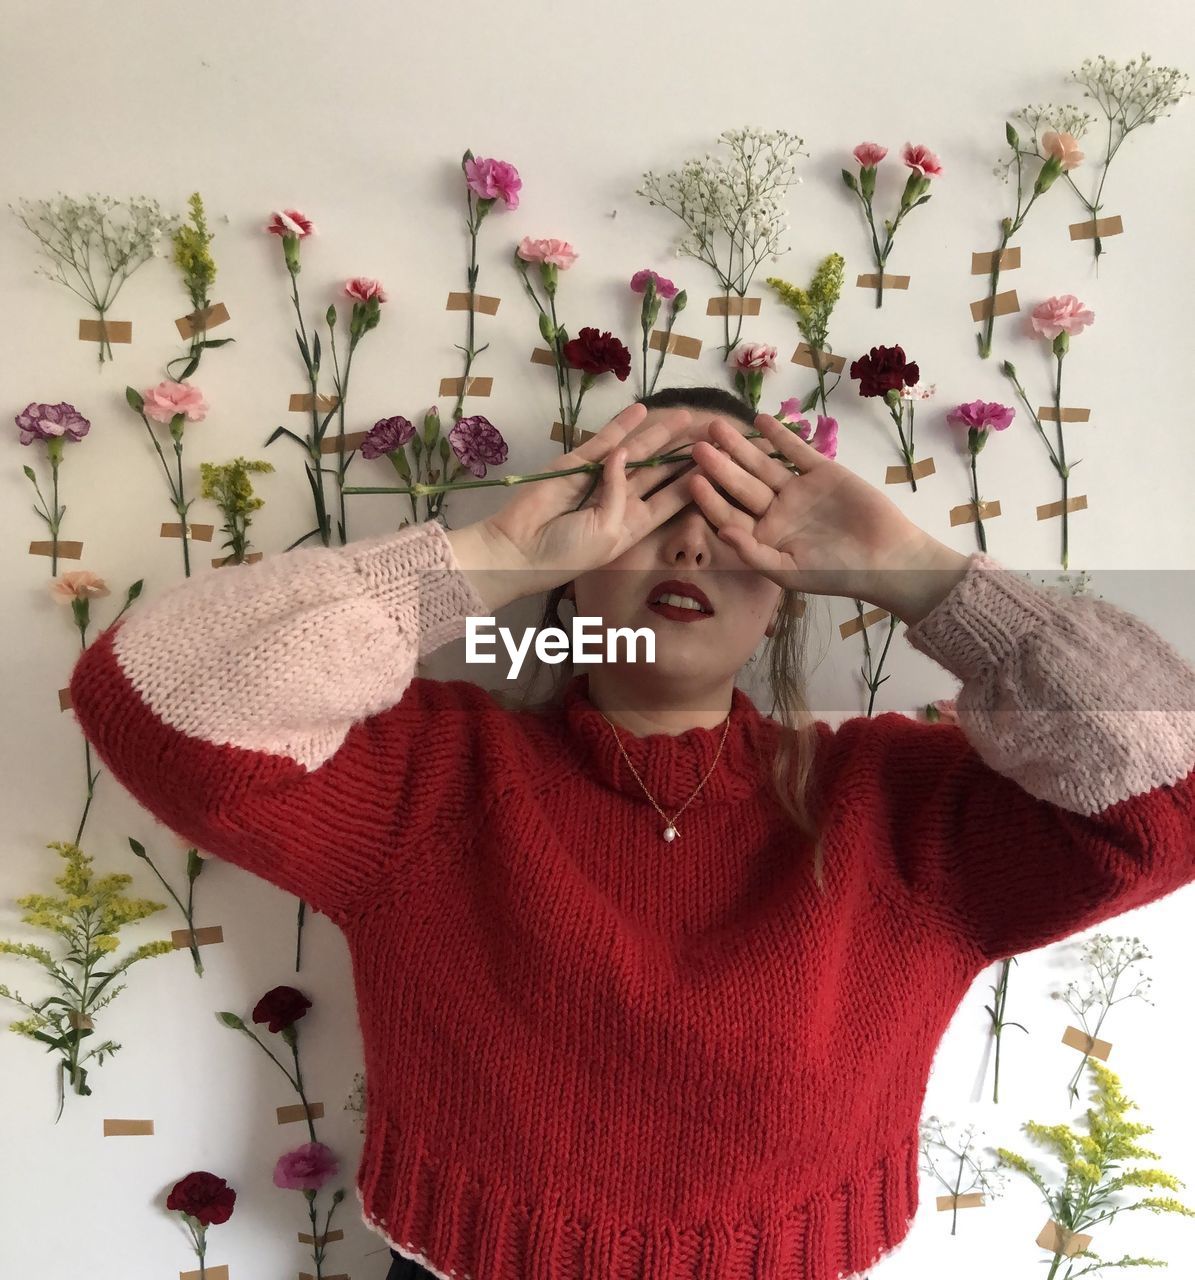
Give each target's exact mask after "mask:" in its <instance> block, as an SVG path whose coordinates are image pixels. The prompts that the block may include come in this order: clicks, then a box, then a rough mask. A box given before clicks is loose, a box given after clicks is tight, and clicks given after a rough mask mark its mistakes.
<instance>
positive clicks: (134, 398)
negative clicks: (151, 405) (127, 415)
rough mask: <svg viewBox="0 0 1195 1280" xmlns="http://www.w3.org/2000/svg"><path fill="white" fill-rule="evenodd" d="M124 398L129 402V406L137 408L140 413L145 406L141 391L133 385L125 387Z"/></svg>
mask: <svg viewBox="0 0 1195 1280" xmlns="http://www.w3.org/2000/svg"><path fill="white" fill-rule="evenodd" d="M124 398H125V399H126V400H127V401H128V402H129V406H130V407H131V408H133V409H136V411H137V412H138V413H140V412H141V410H142V409H144V408H145V400H144V398H143V397H142V395H141V393H140V392H139V391H136V390H135V389H134V388H133V387H125V389H124Z"/></svg>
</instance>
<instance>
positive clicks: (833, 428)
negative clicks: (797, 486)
mask: <svg viewBox="0 0 1195 1280" xmlns="http://www.w3.org/2000/svg"><path fill="white" fill-rule="evenodd" d="M776 417H777V418H778V419H780V420H781V421H784V422H787V423H788V424H789V426H792V427H795V428H796V431H797V434H798V435H799V436H800V437H801V439H802V440H804V441H805V443H806V444H808V445H812V446H813V448H815V449H816V450H817V451H818V453H820V454H821V455H822V456H823V457H826V458H836V457H837V456H838V419H837V418H828V417H826V415H825V414H822V413H819V414H818V415H817V427H816V428H811V427H810V425H809V419H808V418H806V417H805V416H804V414H802V412H801V402H800V400H798V399H797V397H796V396H793V397H792V399H790V400H785V401H783V402H782V403H781V405H780V409H779V411H778V412H777V414H776Z"/></svg>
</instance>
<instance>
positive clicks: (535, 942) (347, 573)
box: [71, 524, 1195, 1280]
mask: <svg viewBox="0 0 1195 1280" xmlns="http://www.w3.org/2000/svg"><path fill="white" fill-rule="evenodd" d="M471 613H472V614H478V615H482V616H488V614H489V610H488V609H487V607H486V606H485V604H484V602H483V601H481V600H480V599H479V598H478V597H477V596H476V595H475V594H474V592H473V591H472V589H471V587H470V585H469V582H468V579H467V578H466V577H465V575H464V574H463V573H461V572H460V570H459V565H457V564H456V562H455V559H454V558H453V555H452V550H451V544H450V543H449V541H448V539H447V538H446V537H445V536H444V532H443V530H442V528H441V527H440V526H439V525H436V524H421V525H415V526H412V527H409V528H406V529H404V530H402V531H400V532H399V533H397V534H390V535H387V536H385V537H381V538H374V539H370V540H367V541H361V542H357V543H351V544H349V545H348V546H346V547H343V548H339V549H325V548H316V549H304V550H297V551H293V552H290V553H288V554H284V555H276V556H273V557H267V558H266V559H265V560H264V561H262V562H261V563H260V564H258V565H255V566H252V567H246V568H236V569H225V570H221V571H220V572H218V573H209V574H205V575H203V576H200V577H197V578H194V579H191V580H190V581H187V582H184V583H181V584H179V585H178V586H176V587H173V588H171V589H170V590H168V591H166V592H165V593H163V594H162V595H161V596H160V597H159V598H158V599H157V600H155V601H153V602H150V603H148V604H144V605H140V606H138V608H137V610H136V611H135V612H133V613H131V614H129V615H127V616H126V618H124V619H122V621H121V622H120V623H118V624H117V625H116V626H114V627H111V628H109V629H108V630H107V631H106V632H104V633H103V634H102V635H100V636H99V637H98V638H97V639H96V641H95V643H94V644H93V645H92V646H91V647H90V648H89V649H88V650H87V651H86V653H84V654H83V655H82V656H81V657H80V659H79V661H78V665H77V667H76V668H75V671H74V675H73V677H72V680H71V695H72V699H73V705H74V710H75V714H76V715H77V716H78V719H79V722H80V724H81V725H82V727H83V731H84V732H85V733H86V734H87V736H88V737H89V738H90V739H91V741H92V742H93V743H94V745H95V748H96V750H97V752H98V753H99V755H100V757H101V758H102V760H103V761H104V762H105V763H106V765H107V766H108V768H109V769H110V770H111V771H112V773H113V774H114V775H115V776H116V777H117V778H118V779H119V780H120V781H121V782H122V783H123V785H124V786H126V787H127V788H128V789H129V791H130V792H132V794H133V795H134V796H135V797H136V798H137V799H138V800H139V801H140V802H141V803H142V804H144V805H145V806H146V807H147V808H148V809H149V810H150V811H151V812H152V813H153V814H155V815H156V816H157V817H158V818H159V819H161V820H162V821H163V822H164V823H166V824H167V825H168V826H170V827H171V828H173V829H174V830H175V831H177V832H178V833H180V834H181V835H182V836H184V837H185V838H186V839H187V840H189V841H191V842H193V843H195V844H196V845H198V846H199V847H200V848H201V849H203V850H205V851H207V852H208V853H210V854H213V855H215V856H217V857H219V858H223V859H226V860H227V861H229V862H232V863H235V864H236V865H237V866H239V867H243V868H244V869H245V870H247V871H250V872H252V873H254V874H255V875H258V876H262V877H264V878H265V879H266V880H269V881H270V882H272V883H273V884H275V885H278V886H280V887H281V888H283V889H284V890H287V891H288V892H290V893H293V894H295V895H297V896H299V897H301V898H303V899H305V900H306V901H307V902H309V903H311V904H312V905H313V906H315V907H316V908H318V909H319V910H320V911H322V912H324V913H325V914H327V915H328V916H329V917H330V918H331V919H332V920H333V921H335V922H336V924H337V925H338V926H339V927H340V928H341V929H342V930H343V933H344V935H345V937H346V939H347V943H348V946H349V949H350V953H351V957H352V964H353V972H354V977H355V985H356V995H357V1001H358V1009H359V1017H360V1023H361V1028H362V1033H363V1037H364V1046H365V1075H366V1088H367V1093H366V1120H367V1128H366V1136H365V1143H364V1151H363V1155H362V1158H361V1163H360V1167H359V1170H358V1175H357V1187H358V1195H359V1197H360V1200H361V1204H362V1212H363V1217H364V1219H365V1221H366V1222H367V1223H369V1224H370V1226H372V1227H373V1228H374V1229H376V1230H377V1231H378V1232H380V1233H381V1234H382V1235H383V1236H384V1237H385V1238H386V1239H387V1240H388V1241H389V1242H390V1243H391V1244H392V1246H393V1247H395V1248H397V1249H399V1250H400V1251H401V1252H403V1253H406V1254H407V1255H409V1256H412V1257H415V1258H418V1259H419V1260H420V1261H422V1262H423V1264H424V1265H426V1266H428V1267H430V1268H431V1269H432V1270H433V1271H435V1272H436V1273H438V1274H440V1275H443V1276H454V1277H473V1280H529V1278H532V1277H535V1278H537V1280H609V1278H613V1277H623V1278H625V1280H632V1278H634V1280H728V1277H731V1276H744V1277H745V1276H755V1277H758V1278H760V1280H781V1277H783V1278H785V1280H836V1277H838V1276H840V1274H842V1273H844V1272H847V1273H849V1272H856V1271H860V1270H863V1269H865V1268H866V1267H868V1266H869V1265H870V1264H872V1263H874V1262H875V1261H876V1260H877V1259H878V1258H879V1257H880V1256H881V1255H882V1254H884V1253H885V1252H887V1251H888V1250H890V1249H892V1248H893V1247H894V1246H895V1245H896V1244H897V1243H899V1242H900V1241H901V1240H902V1239H903V1238H904V1237H905V1235H906V1234H907V1232H908V1230H909V1226H910V1221H911V1218H912V1216H913V1214H914V1211H915V1210H916V1208H917V1205H918V1123H919V1119H920V1112H921V1106H922V1102H923V1099H924V1094H925V1089H926V1084H927V1080H928V1075H929V1071H930V1066H931V1062H932V1059H933V1056H934V1053H935V1050H936V1048H937V1046H938V1044H939V1041H940V1039H941V1036H942V1034H943V1032H944V1031H945V1029H946V1027H947V1025H948V1023H949V1022H950V1020H951V1017H952V1015H953V1013H954V1011H955V1009H956V1007H957V1006H958V1004H959V1002H960V1000H961V999H962V997H963V996H964V994H965V993H966V992H967V990H968V988H969V987H970V986H971V985H972V983H973V981H974V980H975V978H976V977H977V975H978V974H979V973H980V972H981V971H982V970H983V969H984V968H985V967H986V966H987V965H989V964H990V963H991V962H992V961H994V960H998V959H1000V958H1002V957H1007V956H1011V955H1013V954H1014V953H1017V952H1020V951H1025V950H1028V949H1031V948H1035V947H1040V946H1042V945H1043V944H1045V943H1050V942H1053V941H1055V940H1057V939H1060V938H1064V937H1066V936H1068V935H1070V934H1072V933H1075V932H1077V931H1079V930H1082V929H1086V928H1087V927H1089V926H1091V925H1095V924H1097V923H1099V922H1101V921H1103V920H1106V919H1108V918H1109V917H1111V916H1114V915H1117V914H1118V913H1120V912H1123V911H1125V910H1127V909H1129V908H1131V907H1138V906H1141V905H1142V904H1144V903H1148V902H1152V901H1154V900H1156V899H1158V898H1160V897H1162V896H1163V895H1165V894H1168V893H1170V892H1172V891H1174V890H1175V889H1177V888H1178V887H1179V886H1181V885H1184V884H1187V883H1188V882H1189V881H1191V880H1192V879H1195V781H1193V774H1192V769H1193V767H1195V671H1193V670H1192V668H1191V667H1190V666H1189V665H1188V664H1187V663H1186V662H1185V661H1184V660H1183V659H1182V658H1181V657H1180V655H1179V654H1178V653H1177V652H1176V651H1175V650H1174V649H1173V648H1172V647H1171V646H1170V645H1169V644H1168V643H1167V642H1166V641H1165V640H1163V639H1162V638H1161V637H1160V636H1158V635H1157V634H1156V632H1154V631H1153V630H1151V629H1150V628H1149V627H1148V626H1146V625H1145V624H1144V623H1143V622H1142V621H1140V620H1139V619H1137V618H1136V617H1134V616H1133V615H1131V614H1129V613H1126V612H1124V611H1123V610H1121V609H1119V608H1118V607H1116V606H1114V605H1111V604H1109V603H1106V602H1104V601H1102V600H1100V599H1098V598H1093V597H1089V596H1072V595H1069V594H1064V593H1062V592H1060V591H1055V590H1053V589H1047V588H1040V587H1036V586H1034V585H1032V584H1031V583H1029V582H1028V581H1027V580H1026V579H1023V578H1021V577H1020V576H1018V575H1016V574H1014V573H1012V572H1010V571H1008V570H1004V569H1002V568H1001V567H1000V566H999V565H998V564H997V562H996V561H994V560H993V559H991V558H990V557H989V556H987V555H985V554H982V553H978V552H976V553H975V554H974V555H973V556H972V558H971V560H970V562H969V564H968V568H967V572H966V574H965V576H964V577H963V579H961V580H960V582H959V583H957V584H956V585H955V586H954V587H953V588H952V590H951V592H950V594H949V595H948V596H947V597H946V598H945V599H944V600H943V601H942V602H941V603H940V604H939V605H938V607H937V608H935V609H934V610H933V611H932V612H931V613H930V614H929V615H928V616H927V617H925V618H924V619H922V620H921V622H919V623H918V624H917V625H915V626H914V627H912V628H910V629H909V631H908V632H907V636H908V640H909V642H910V643H911V644H912V645H914V646H915V647H916V648H917V649H919V650H921V651H922V652H924V653H926V654H928V655H930V656H931V657H932V658H934V659H935V660H936V661H937V662H939V663H940V664H941V665H942V666H943V667H945V668H946V669H947V670H949V671H951V672H952V673H954V674H955V675H956V676H958V677H959V679H960V680H961V681H962V682H963V684H962V689H961V691H960V693H959V695H958V699H957V708H958V713H959V716H960V720H961V725H959V726H956V725H950V724H927V723H922V722H919V721H917V720H914V719H912V718H910V717H907V716H905V715H903V714H900V713H898V712H887V713H885V714H881V715H877V716H875V717H872V718H868V717H865V716H859V717H855V718H853V719H849V720H847V721H846V722H845V723H843V724H842V725H840V726H839V727H838V728H837V729H832V728H831V727H830V726H829V725H828V724H826V723H825V722H818V725H817V741H818V748H817V754H818V758H817V770H818V773H817V777H818V779H819V782H818V788H817V791H816V803H817V806H818V808H819V810H820V812H821V814H822V823H823V831H824V848H825V857H826V863H825V866H826V880H825V888H826V891H825V893H824V894H823V893H820V892H819V891H818V889H817V887H816V885H815V884H814V882H813V879H812V876H811V873H810V870H809V852H810V850H809V847H808V845H807V843H806V841H804V840H803V839H801V838H800V837H799V836H798V835H797V834H796V833H795V832H794V830H793V828H792V827H791V825H790V824H789V823H788V821H787V819H786V818H785V816H784V813H783V811H782V809H781V808H780V806H779V804H778V802H777V801H776V800H775V798H774V796H773V793H772V790H771V785H770V782H769V781H768V769H767V760H768V758H769V755H770V753H771V752H772V751H773V750H774V748H775V743H776V730H777V726H776V724H775V722H774V721H772V720H770V719H768V718H766V717H764V716H763V715H761V714H760V713H759V712H758V711H757V710H756V708H755V706H754V705H753V703H752V702H751V700H750V699H749V698H748V697H747V695H746V694H745V693H743V692H742V691H741V690H736V691H735V693H734V701H733V708H732V711H731V719H730V729H729V734H728V737H727V739H726V744H725V747H724V750H723V754H722V757H721V759H720V760H719V762H718V766H717V768H716V769H714V771H713V773H712V775H711V776H710V779H709V781H708V782H707V783H706V785H705V786H704V787H703V788H702V789H701V791H700V792H699V793H698V795H697V797H696V799H695V800H694V801H693V803H692V804H691V805H689V807H688V808H687V809H686V811H685V814H684V816H683V817H682V818H681V820H680V823H679V825H680V829H681V836H680V839H679V840H677V841H676V842H675V843H673V844H666V843H665V842H664V841H663V840H662V839H661V837H660V821H659V815H658V814H657V813H656V811H655V809H654V808H652V806H651V805H650V803H649V802H648V800H647V799H646V798H645V797H644V794H643V792H642V790H641V788H640V786H639V783H638V782H637V780H636V779H635V777H634V776H633V774H631V773H630V772H629V771H628V770H627V768H626V765H625V763H624V762H623V758H622V756H621V754H620V752H619V751H618V748H617V744H616V743H615V740H614V737H613V733H612V730H611V728H610V726H609V725H607V724H606V722H605V721H604V720H603V718H602V716H601V713H600V712H599V711H598V710H597V708H596V707H595V706H594V705H593V704H592V703H591V702H590V701H589V700H588V698H587V696H586V691H587V687H588V685H587V677H586V676H585V675H584V674H581V675H577V676H574V677H573V679H572V681H571V683H570V684H569V686H568V689H567V696H566V698H565V701H564V704H563V706H562V707H561V708H560V710H559V712H558V713H556V714H553V715H550V716H548V717H543V718H541V717H540V716H538V715H537V714H535V713H534V712H532V711H526V712H515V711H510V710H507V709H505V708H504V707H503V706H501V705H500V704H499V703H498V702H497V701H496V700H495V699H494V698H493V696H492V695H490V694H489V693H488V692H486V691H485V690H483V689H482V688H481V687H480V686H478V685H475V684H474V683H472V682H470V681H464V680H446V681H434V680H429V679H425V678H422V677H415V676H414V675H413V673H414V664H415V662H416V660H417V658H418V657H419V656H421V655H424V654H426V653H428V652H430V651H431V650H432V649H434V648H436V647H437V646H438V645H440V644H443V643H445V642H446V641H448V640H450V639H452V638H454V637H458V636H460V635H462V634H463V632H464V620H465V618H466V616H468V615H469V614H471ZM621 736H622V740H623V744H624V746H625V747H626V749H627V751H628V753H629V754H630V756H631V759H632V761H633V762H634V764H635V766H636V768H637V769H638V771H639V773H640V774H641V775H642V777H643V780H644V782H645V783H646V785H647V787H648V789H649V790H650V791H651V793H652V794H653V795H654V796H655V797H656V799H657V800H658V801H659V803H660V805H661V806H662V807H663V808H665V809H666V810H668V811H669V812H672V811H674V810H675V809H676V808H678V807H679V806H680V804H681V803H683V802H684V801H685V800H686V799H687V798H688V797H689V795H690V794H691V793H692V791H693V789H694V787H695V786H696V785H697V783H698V782H699V781H700V779H701V777H702V775H703V774H704V773H705V772H706V769H707V768H708V766H709V765H710V764H711V763H712V761H713V759H714V754H715V752H716V750H717V745H718V742H719V740H720V738H721V726H719V728H718V729H717V730H709V729H691V730H689V731H687V732H685V733H681V734H678V735H674V736H669V735H667V734H662V733H661V734H652V735H650V736H646V737H642V738H635V737H634V736H633V735H630V734H628V733H627V732H625V731H622V732H621Z"/></svg>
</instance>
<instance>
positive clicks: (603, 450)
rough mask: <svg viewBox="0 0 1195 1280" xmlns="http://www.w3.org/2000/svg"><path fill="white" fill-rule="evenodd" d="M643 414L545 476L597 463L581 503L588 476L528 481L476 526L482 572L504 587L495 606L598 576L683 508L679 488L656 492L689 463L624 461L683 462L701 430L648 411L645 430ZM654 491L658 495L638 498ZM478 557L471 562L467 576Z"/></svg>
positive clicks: (624, 415) (667, 412)
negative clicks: (595, 572) (497, 577)
mask: <svg viewBox="0 0 1195 1280" xmlns="http://www.w3.org/2000/svg"><path fill="white" fill-rule="evenodd" d="M647 412H648V411H647V409H646V408H645V407H644V406H643V405H641V404H632V405H628V407H627V408H626V409H624V410H623V411H622V412H621V413H620V414H618V415H617V416H616V417H614V418H611V420H610V421H609V422H608V423H606V425H605V426H604V427H602V429H601V430H600V431H598V432H597V433H596V434H595V435H594V436H593V437H592V438H591V439H589V440H587V441H586V442H585V443H584V444H582V445H580V446H579V447H578V448H576V449H574V450H572V452H571V453H566V454H563V455H562V456H561V457H559V458H557V459H556V461H555V463H554V464H553V465H552V467H551V468H549V469H550V470H565V469H567V468H569V467H575V466H577V465H578V464H579V463H583V462H598V461H600V462H602V463H603V466H602V469H601V472H600V473H599V474H600V476H601V480H600V482H599V483H598V485H597V487H596V489H594V491H593V493H592V495H591V496H589V497H588V498H586V497H585V495H586V493H587V492H588V491H589V490H590V488H591V487H592V483H593V473H591V472H584V471H581V472H576V473H575V474H573V475H565V476H560V477H559V478H558V479H551V480H535V481H532V482H530V483H528V484H524V485H519V486H517V487H516V488H515V490H514V496H513V497H512V498H510V500H509V501H508V502H507V503H506V504H505V505H504V506H503V507H502V508H501V510H499V511H497V512H496V513H495V514H494V515H492V516H489V517H487V518H486V519H485V520H483V521H481V522H479V526H478V533H479V534H480V535H481V536H482V537H483V539H484V541H485V543H486V550H487V554H486V555H485V557H484V560H485V562H486V564H487V566H492V568H493V569H496V570H498V571H499V572H500V573H501V574H502V575H503V578H504V580H505V581H509V582H510V583H511V584H512V589H510V590H507V589H506V587H505V581H504V585H503V588H502V589H499V588H498V586H497V585H495V588H494V591H493V592H492V593H491V594H492V595H493V596H494V597H496V598H498V599H505V598H511V599H513V598H517V597H518V596H522V595H532V594H534V593H536V592H538V591H547V590H551V588H553V587H555V586H559V585H560V584H561V583H564V582H568V581H569V580H570V579H571V578H574V577H576V576H577V574H579V573H584V572H586V571H587V570H590V569H596V568H600V567H601V566H602V565H605V564H608V563H609V562H610V561H611V560H614V559H616V558H617V557H618V556H620V555H622V553H623V552H624V551H626V550H627V549H628V548H630V547H632V546H634V545H635V543H637V542H639V541H640V540H641V539H642V538H643V537H644V535H646V534H647V533H649V532H651V530H652V529H655V528H656V527H657V526H659V525H661V524H663V523H664V521H665V520H668V519H670V518H671V517H672V516H673V515H675V514H676V512H678V511H679V510H680V509H681V508H682V507H684V506H686V505H687V504H688V503H689V502H691V501H692V498H691V497H690V495H689V493H688V492H687V485H686V484H683V483H682V484H667V483H664V484H661V482H662V481H666V480H668V479H669V478H671V477H674V476H676V475H677V474H678V473H679V472H681V471H684V470H686V469H687V470H690V471H691V470H692V469H693V466H694V464H693V462H692V460H691V459H688V458H686V459H685V460H683V461H679V462H672V463H658V464H656V465H655V466H651V467H636V468H634V469H632V470H627V464H628V463H631V462H640V461H643V460H645V459H647V458H653V457H656V456H658V455H661V454H667V453H674V452H680V451H682V450H683V451H684V452H685V453H687V452H688V446H689V445H690V444H692V443H693V441H694V440H695V439H697V438H698V435H699V434H700V435H702V436H703V435H704V428H701V429H700V431H699V430H698V429H697V428H695V426H694V423H693V415H692V413H691V412H690V411H689V410H687V409H680V408H677V409H664V410H656V411H655V416H654V418H653V421H652V422H651V423H650V424H648V425H646V426H644V425H643V420H644V419H645V418H646V417H647ZM653 489H656V490H657V491H656V492H654V493H651V494H650V496H648V497H644V496H643V495H644V494H647V493H649V491H650V490H653ZM583 498H584V499H585V501H584V503H583V504H582V505H580V506H578V504H579V503H582V499H583ZM462 542H463V540H462ZM482 558H483V557H480V556H478V557H475V558H474V560H475V564H474V567H476V561H477V560H480V559H482ZM508 575H509V577H508Z"/></svg>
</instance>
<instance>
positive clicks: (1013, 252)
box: [971, 244, 1021, 276]
mask: <svg viewBox="0 0 1195 1280" xmlns="http://www.w3.org/2000/svg"><path fill="white" fill-rule="evenodd" d="M995 265H996V250H995V249H992V250H991V252H989V253H973V254H972V255H971V274H972V275H973V276H986V275H991V273H992V268H993V267H994V266H995ZM1020 265H1021V246H1020V245H1019V244H1013V245H1009V246H1008V248H1007V249H1005V250H1004V252H1003V253H1002V254H1001V255H1000V270H1001V271H1015V270H1016V269H1017V267H1019V266H1020Z"/></svg>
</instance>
